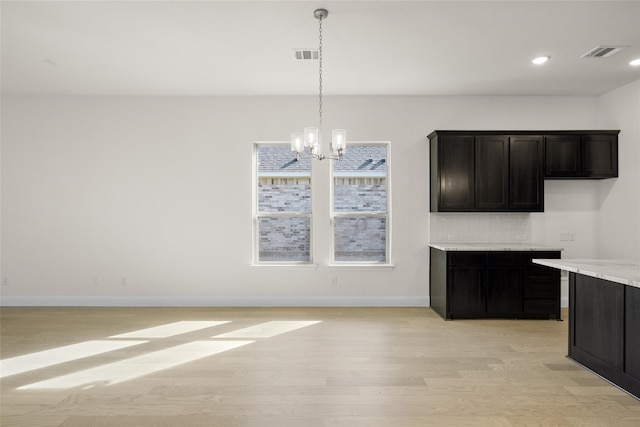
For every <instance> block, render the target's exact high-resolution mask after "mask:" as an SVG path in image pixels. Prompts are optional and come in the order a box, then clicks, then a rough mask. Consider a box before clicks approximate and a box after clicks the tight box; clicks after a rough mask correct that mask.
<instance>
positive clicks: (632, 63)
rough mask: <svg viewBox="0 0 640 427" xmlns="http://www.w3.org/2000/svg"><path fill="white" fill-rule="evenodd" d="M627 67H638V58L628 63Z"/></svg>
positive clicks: (639, 61)
mask: <svg viewBox="0 0 640 427" xmlns="http://www.w3.org/2000/svg"><path fill="white" fill-rule="evenodd" d="M629 65H633V66H634V67H637V66H638V65H640V58H637V59H634V60H633V61H629Z"/></svg>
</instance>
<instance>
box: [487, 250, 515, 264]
mask: <svg viewBox="0 0 640 427" xmlns="http://www.w3.org/2000/svg"><path fill="white" fill-rule="evenodd" d="M488 257H489V265H490V266H491V267H493V266H498V265H499V266H503V265H516V266H518V265H522V254H521V253H519V252H489V254H488Z"/></svg>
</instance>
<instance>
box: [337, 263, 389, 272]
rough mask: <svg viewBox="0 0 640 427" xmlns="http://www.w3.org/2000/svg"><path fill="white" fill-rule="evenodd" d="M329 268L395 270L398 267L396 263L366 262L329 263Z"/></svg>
mask: <svg viewBox="0 0 640 427" xmlns="http://www.w3.org/2000/svg"><path fill="white" fill-rule="evenodd" d="M327 267H329V268H337V269H345V270H360V269H361V270H389V271H390V270H394V269H395V268H396V266H395V264H364V263H360V264H358V263H353V264H337V263H334V264H327Z"/></svg>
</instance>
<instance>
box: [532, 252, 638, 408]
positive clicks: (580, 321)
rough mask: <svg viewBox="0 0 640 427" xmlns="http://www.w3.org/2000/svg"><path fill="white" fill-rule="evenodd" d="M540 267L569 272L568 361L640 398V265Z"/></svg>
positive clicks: (547, 262) (552, 263) (553, 263)
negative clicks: (639, 331)
mask: <svg viewBox="0 0 640 427" xmlns="http://www.w3.org/2000/svg"><path fill="white" fill-rule="evenodd" d="M535 263H536V264H539V265H542V266H546V267H551V268H552V269H558V270H565V271H568V272H569V342H568V357H569V358H570V359H573V360H575V361H576V362H578V363H579V364H581V365H583V366H585V367H586V368H588V369H589V370H591V371H593V372H595V373H596V374H598V375H600V376H601V377H603V378H604V379H606V380H607V381H609V382H611V383H613V384H615V385H616V386H618V387H620V388H621V389H623V390H626V391H627V392H629V393H631V394H633V395H634V396H636V397H637V398H640V334H639V333H638V330H640V262H637V261H630V260H624V259H622V260H616V259H604V260H598V259H595V260H594V259H586V260H585V259H575V260H571V259H569V260H553V259H544V260H540V259H537V260H535Z"/></svg>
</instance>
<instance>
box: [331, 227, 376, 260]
mask: <svg viewBox="0 0 640 427" xmlns="http://www.w3.org/2000/svg"><path fill="white" fill-rule="evenodd" d="M334 242H335V253H334V256H335V260H336V261H383V262H384V261H386V260H387V249H386V248H387V218H386V217H367V216H357V217H351V216H350V217H337V218H334Z"/></svg>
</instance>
